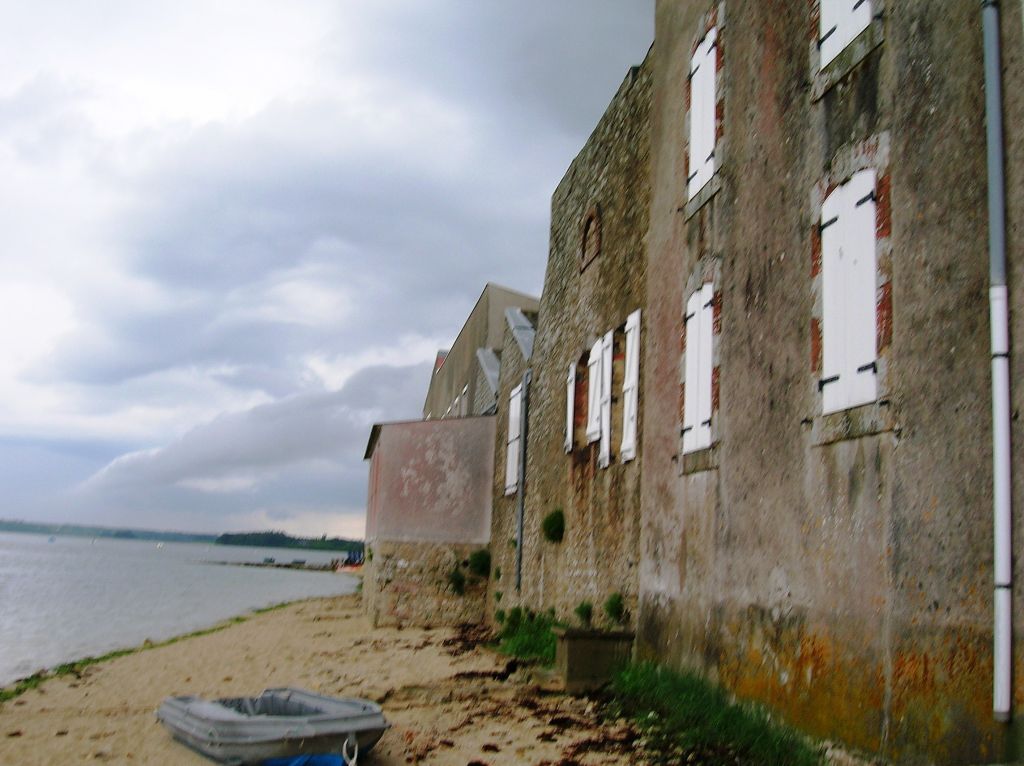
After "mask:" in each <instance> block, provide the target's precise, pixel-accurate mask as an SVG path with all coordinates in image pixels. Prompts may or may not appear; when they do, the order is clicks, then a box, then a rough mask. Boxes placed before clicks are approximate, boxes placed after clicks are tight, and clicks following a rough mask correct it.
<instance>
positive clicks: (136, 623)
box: [0, 533, 359, 686]
mask: <svg viewBox="0 0 1024 766" xmlns="http://www.w3.org/2000/svg"><path fill="white" fill-rule="evenodd" d="M342 555H344V554H341V553H336V552H330V551H306V550H296V549H285V548H274V549H270V548H247V547H240V546H238V547H236V546H229V545H210V544H206V543H162V544H160V543H156V542H148V541H145V542H144V541H139V540H115V539H109V538H96V539H95V540H94V539H92V538H88V537H56V538H53V539H51V538H49V537H46V536H40V535H32V534H21V533H15V534H0V686H4V685H6V684H9V683H10V682H12V681H15V680H17V679H19V678H24V677H26V676H29V675H31V674H33V673H35V672H36V671H38V670H42V669H45V668H52V667H55V666H57V665H60V664H62V663H65V662H70V661H72V660H77V659H82V658H84V657H90V656H97V655H101V654H105V653H106V652H110V651H113V650H115V649H122V648H127V647H132V646H137V645H139V644H141V643H143V642H144V641H146V640H147V639H149V640H151V641H161V640H164V639H168V638H172V637H174V636H178V635H181V634H183V633H189V632H191V631H194V630H199V629H201V628H206V627H209V626H211V625H215V624H216V623H218V622H220V621H222V620H225V619H227V618H229V617H233V616H236V615H241V614H245V613H246V612H249V611H251V610H253V609H259V608H261V607H266V606H271V605H273V604H279V603H281V602H283V601H293V600H295V599H301V598H308V597H313V596H333V595H340V594H345V593H353V592H355V591H356V589H357V587H358V582H359V581H358V578H356V577H353V576H351V575H346V574H338V573H333V572H309V571H297V570H287V569H271V568H253V567H243V566H232V565H224V564H222V563H216V562H231V563H233V564H240V563H243V562H252V563H260V562H262V561H263V560H264V559H265V558H268V557H269V558H275V559H276V560H277V561H278V562H281V563H285V562H290V561H292V560H294V559H305V560H306V562H307V563H309V564H315V563H325V564H326V563H329V562H330V561H331V559H332V558H336V557H339V556H342Z"/></svg>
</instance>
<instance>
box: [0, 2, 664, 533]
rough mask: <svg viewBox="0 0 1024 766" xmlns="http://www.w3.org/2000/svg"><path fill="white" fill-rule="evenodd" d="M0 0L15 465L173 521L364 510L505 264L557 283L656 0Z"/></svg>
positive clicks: (34, 490)
mask: <svg viewBox="0 0 1024 766" xmlns="http://www.w3.org/2000/svg"><path fill="white" fill-rule="evenodd" d="M0 9H3V12H4V19H5V24H4V29H3V30H0V67H2V68H3V71H4V75H5V76H4V84H2V85H0V178H3V179H4V182H3V183H0V228H2V229H3V230H4V242H5V247H4V248H3V249H2V250H0V284H2V285H16V286H18V290H17V291H16V292H17V294H16V295H14V296H13V298H12V296H10V295H7V298H9V299H5V300H3V301H0V326H3V327H5V328H6V329H5V330H3V331H0V340H5V339H6V340H7V341H8V343H5V344H4V346H5V348H8V349H12V353H10V354H8V355H7V357H6V358H5V360H4V361H3V365H2V366H0V440H3V439H7V440H9V443H8V446H7V448H6V449H7V453H8V454H9V456H10V458H11V459H12V460H13V461H14V462H16V463H18V464H19V465H25V466H27V467H26V470H25V471H24V472H23V475H24V477H25V478H24V480H21V481H19V480H18V479H17V477H12V481H14V483H15V484H17V487H16V488H14V489H12V492H13V491H16V492H17V494H18V496H19V497H23V498H26V502H25V503H24V505H23V506H22V507H23V508H24V509H25V513H26V514H30V515H35V516H36V517H41V516H42V515H43V514H52V513H58V514H59V515H61V516H63V517H65V518H69V517H72V516H73V517H74V519H73V520H80V521H88V520H91V519H94V518H99V517H102V519H103V520H105V521H106V522H107V523H136V520H137V519H142V518H145V519H148V520H149V521H150V522H151V523H152V524H153V525H157V526H172V527H175V528H179V529H181V528H187V527H189V526H194V527H195V528H197V529H209V528H212V527H213V526H216V525H218V524H222V525H225V526H226V527H235V528H237V527H238V526H239V525H245V524H254V523H256V522H257V521H259V523H270V521H272V520H274V519H279V520H282V524H284V521H285V520H287V519H290V520H291V521H290V522H289V523H292V524H294V525H295V528H299V527H300V526H301V527H303V528H306V527H309V526H311V525H313V524H314V522H313V520H314V519H320V520H322V521H323V523H325V524H329V523H333V522H331V521H330V520H331V519H334V518H342V517H343V518H345V519H347V521H346V522H345V523H346V524H351V523H353V522H352V520H353V519H358V518H359V514H360V513H361V512H362V504H363V502H364V499H365V468H364V466H363V465H362V462H361V449H362V446H363V444H364V443H365V438H366V433H365V430H366V428H367V426H368V424H369V422H371V421H372V420H374V419H390V418H395V417H402V416H405V415H411V416H415V415H416V414H418V412H419V407H420V405H421V403H422V400H423V397H424V395H425V388H426V384H427V381H428V379H429V368H428V367H426V366H425V365H427V364H429V362H430V361H432V359H433V355H434V352H435V351H436V350H437V348H439V347H442V346H447V345H449V344H450V343H451V341H452V339H453V338H454V337H455V334H456V333H457V332H458V329H459V327H460V326H461V324H462V322H463V321H464V319H465V317H466V315H467V314H468V312H469V310H470V309H471V307H472V305H473V303H474V302H475V300H476V298H477V296H478V294H479V292H480V290H481V289H482V288H483V285H484V284H485V282H487V281H494V282H498V283H503V284H508V285H509V286H511V287H514V288H518V289H521V290H524V291H527V292H534V293H538V292H539V291H540V289H541V286H542V279H543V273H544V266H545V262H546V256H547V244H548V228H549V226H548V223H549V222H548V211H549V205H550V195H551V192H552V190H553V189H554V187H555V185H556V184H557V182H558V180H559V178H560V177H561V175H562V173H563V172H564V169H565V168H566V167H567V165H568V164H569V162H570V161H571V159H572V157H573V156H575V154H576V152H577V151H578V150H579V147H580V146H581V145H582V143H583V142H584V141H585V140H586V137H587V135H588V134H589V132H590V130H591V129H592V127H593V125H594V123H595V122H596V120H597V119H598V117H599V116H600V114H601V112H602V111H603V110H604V108H605V106H606V104H607V102H608V101H609V99H610V98H611V96H612V95H613V94H614V92H615V90H616V89H617V87H618V85H619V83H620V82H621V80H622V78H623V76H624V75H625V73H626V70H627V68H628V67H629V66H630V65H632V64H637V63H639V62H640V61H641V60H642V58H643V56H644V55H645V54H646V51H647V48H648V45H649V43H650V40H651V37H652V34H653V0H641V1H640V2H637V0H606V2H602V3H594V2H593V1H592V0H563V1H562V2H559V3H554V4H552V3H547V2H541V0H523V2H520V3H517V4H515V5H501V4H489V3H464V2H456V1H455V0H389V2H387V3H357V2H349V1H346V2H342V3H337V2H332V1H331V0H297V2H295V3H289V4H287V6H285V5H282V4H281V3H278V2H272V1H271V0H244V1H243V0H225V2H219V3H216V4H215V5H213V6H211V5H210V4H209V3H206V2H202V0H181V2H178V3H172V4H162V5H153V4H131V3H129V4H125V3H123V2H119V0H98V4H96V3H94V4H91V5H88V6H85V5H81V4H76V3H71V2H69V0H54V2H52V3H47V4H45V5H43V6H39V5H31V4H28V5H26V4H21V3H14V2H11V1H10V0H0ZM11 289H13V288H11ZM8 292H10V290H8ZM0 297H2V296H0ZM15 352H16V353H15ZM30 442H31V443H32V444H42V445H44V446H43V447H41V448H39V447H32V448H29V447H27V446H19V445H25V444H28V443H30ZM69 442H83V443H89V444H92V445H94V449H93V450H92V452H91V453H90V455H91V457H89V458H86V460H92V461H93V463H92V466H93V468H94V470H93V471H92V477H91V479H89V481H87V482H85V483H84V484H82V483H81V473H82V471H83V465H85V464H84V463H82V462H79V461H77V459H76V460H75V461H70V460H66V459H63V458H58V457H56V456H57V455H60V454H63V453H61V452H60V449H61V448H60V446H59V445H61V444H66V443H69ZM51 443H52V444H53V445H55V447H54V448H53V449H48V448H46V446H45V445H47V444H51ZM115 450H122V451H123V454H122V455H121V457H120V458H117V459H114V460H111V459H110V454H111V452H112V451H115ZM47 461H53V463H52V465H53V466H54V469H55V474H54V475H59V477H60V478H59V480H57V481H55V482H46V481H44V480H43V479H42V478H41V477H42V476H44V475H45V474H46V470H45V467H46V465H47ZM28 466H34V468H29V467H28ZM72 486H76V487H77V489H76V490H74V492H71V491H70V487H72ZM33 497H34V498H35V499H34V500H33V499H32V498H33ZM68 498H73V499H74V502H68ZM331 514H334V515H331ZM58 520H60V519H58Z"/></svg>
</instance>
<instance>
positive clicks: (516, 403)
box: [505, 384, 523, 495]
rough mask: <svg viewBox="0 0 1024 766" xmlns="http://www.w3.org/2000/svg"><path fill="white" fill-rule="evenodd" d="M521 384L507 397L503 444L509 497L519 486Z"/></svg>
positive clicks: (506, 485) (506, 487) (506, 489)
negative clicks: (506, 422)
mask: <svg viewBox="0 0 1024 766" xmlns="http://www.w3.org/2000/svg"><path fill="white" fill-rule="evenodd" d="M522 393H523V386H522V384H520V385H518V386H516V387H515V388H513V389H512V393H510V394H509V397H508V439H506V442H505V494H506V495H511V494H512V493H513V492H515V491H516V489H517V488H518V486H519V449H520V446H521V439H520V429H519V426H520V419H521V417H522V405H523V398H522Z"/></svg>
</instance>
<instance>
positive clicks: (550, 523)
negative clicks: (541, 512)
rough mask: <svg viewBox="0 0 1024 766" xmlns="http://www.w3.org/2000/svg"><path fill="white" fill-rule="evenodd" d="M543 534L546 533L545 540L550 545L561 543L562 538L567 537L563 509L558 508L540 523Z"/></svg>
mask: <svg viewBox="0 0 1024 766" xmlns="http://www.w3.org/2000/svg"><path fill="white" fill-rule="evenodd" d="M540 529H541V532H543V533H544V539H545V540H547V541H548V542H550V543H560V542H562V538H563V537H565V514H564V513H562V509H561V508H556V509H555V510H553V511H552V512H551V513H549V514H548V515H547V516H545V517H544V520H543V521H542V522H541V523H540Z"/></svg>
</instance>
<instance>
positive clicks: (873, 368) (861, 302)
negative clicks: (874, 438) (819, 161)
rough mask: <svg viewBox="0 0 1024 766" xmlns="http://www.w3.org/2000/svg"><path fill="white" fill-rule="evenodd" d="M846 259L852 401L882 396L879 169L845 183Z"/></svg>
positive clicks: (848, 369) (850, 404) (852, 404)
mask: <svg viewBox="0 0 1024 766" xmlns="http://www.w3.org/2000/svg"><path fill="white" fill-rule="evenodd" d="M843 196H844V200H845V203H846V204H845V207H846V215H845V217H844V220H843V228H842V232H843V245H842V250H843V260H844V261H845V266H846V273H845V277H846V294H847V303H846V306H847V315H846V330H847V334H846V372H847V374H848V375H849V385H848V386H847V392H848V397H849V399H848V401H847V404H846V406H847V407H856V406H858V405H861V404H867V403H868V402H873V401H875V399H876V398H877V395H878V394H877V384H876V380H877V370H878V367H877V364H876V357H877V355H878V350H877V348H876V345H877V343H876V336H877V323H878V312H877V308H876V307H877V304H878V296H877V291H876V286H875V281H876V274H877V267H876V263H875V171H874V170H862V171H860V172H859V173H855V174H854V176H853V178H851V179H850V181H849V183H847V184H846V186H845V188H844V195H843Z"/></svg>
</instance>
